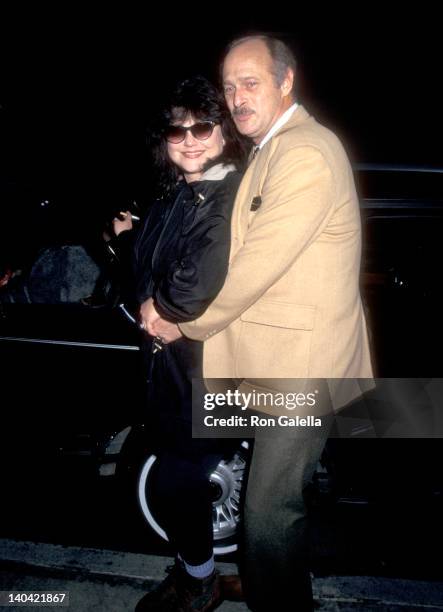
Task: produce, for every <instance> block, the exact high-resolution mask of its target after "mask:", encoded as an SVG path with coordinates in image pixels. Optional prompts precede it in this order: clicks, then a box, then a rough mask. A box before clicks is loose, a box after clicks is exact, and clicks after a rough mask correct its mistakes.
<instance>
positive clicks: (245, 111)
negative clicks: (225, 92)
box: [232, 106, 255, 117]
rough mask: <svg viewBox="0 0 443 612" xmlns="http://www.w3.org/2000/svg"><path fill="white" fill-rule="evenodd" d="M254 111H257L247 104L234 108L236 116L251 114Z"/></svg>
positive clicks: (233, 112)
mask: <svg viewBox="0 0 443 612" xmlns="http://www.w3.org/2000/svg"><path fill="white" fill-rule="evenodd" d="M253 112H255V111H253V110H252V108H248V107H247V106H240V107H239V108H234V110H233V111H232V114H233V116H234V117H236V116H237V115H250V114H251V113H253Z"/></svg>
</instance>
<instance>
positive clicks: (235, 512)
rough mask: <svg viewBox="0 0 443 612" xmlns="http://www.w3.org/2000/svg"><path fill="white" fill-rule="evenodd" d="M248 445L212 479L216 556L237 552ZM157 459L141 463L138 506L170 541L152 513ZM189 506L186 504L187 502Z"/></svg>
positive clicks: (138, 482)
mask: <svg viewBox="0 0 443 612" xmlns="http://www.w3.org/2000/svg"><path fill="white" fill-rule="evenodd" d="M247 448H248V445H247V443H246V442H243V444H242V447H241V448H240V449H239V450H238V451H237V452H236V453H235V454H234V456H233V457H232V459H230V460H229V461H225V460H222V461H220V463H219V464H218V465H217V467H216V468H215V470H214V471H213V472H212V474H211V476H210V482H211V488H212V491H213V502H212V504H213V508H212V524H213V532H214V554H216V555H225V554H228V553H231V552H234V551H236V550H237V531H238V525H239V523H240V495H241V489H242V484H243V477H244V474H245V469H246V465H247V450H246V449H247ZM156 462H157V457H156V456H155V455H150V456H149V457H147V458H146V460H145V461H144V462H143V463H142V466H141V469H140V472H139V476H138V480H137V497H138V503H139V506H140V509H141V512H142V514H143V517H144V519H145V520H146V522H147V523H148V525H149V526H150V527H151V528H152V529H153V530H154V531H155V532H156V533H157V534H158V535H159V536H160V537H161V538H163V539H164V540H166V541H167V540H168V537H167V535H166V533H165V531H164V529H163V528H162V527H161V522H160V521H159V519H158V517H156V516H155V513H154V511H153V504H152V499H151V496H150V490H151V486H150V479H151V478H152V473H153V471H154V469H155V465H156ZM184 503H186V502H184Z"/></svg>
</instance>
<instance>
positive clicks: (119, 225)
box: [112, 210, 133, 236]
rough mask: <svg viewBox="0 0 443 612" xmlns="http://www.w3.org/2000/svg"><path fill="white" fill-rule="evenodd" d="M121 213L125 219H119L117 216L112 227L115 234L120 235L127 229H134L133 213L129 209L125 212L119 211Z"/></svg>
mask: <svg viewBox="0 0 443 612" xmlns="http://www.w3.org/2000/svg"><path fill="white" fill-rule="evenodd" d="M119 215H120V216H121V217H123V219H119V218H118V217H115V218H114V219H113V221H112V227H113V229H114V234H115V235H116V236H118V235H119V234H121V232H125V231H127V230H131V229H132V227H133V226H132V215H131V213H130V212H129V210H126V211H124V212H119Z"/></svg>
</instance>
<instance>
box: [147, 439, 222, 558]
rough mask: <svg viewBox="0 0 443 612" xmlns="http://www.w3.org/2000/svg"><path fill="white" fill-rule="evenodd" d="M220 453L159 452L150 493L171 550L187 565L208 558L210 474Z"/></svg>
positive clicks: (210, 499) (211, 547)
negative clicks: (152, 495) (187, 453)
mask: <svg viewBox="0 0 443 612" xmlns="http://www.w3.org/2000/svg"><path fill="white" fill-rule="evenodd" d="M222 457H223V454H222V453H208V454H204V455H200V456H199V455H198V453H196V452H193V453H192V454H191V455H188V456H187V455H186V454H184V453H181V454H177V453H175V452H174V451H165V452H162V453H161V454H160V456H159V463H158V467H157V470H156V472H155V476H154V482H153V493H154V496H155V499H156V506H157V507H158V509H157V512H158V514H159V518H160V522H161V525H162V527H163V528H164V530H165V531H166V533H167V536H168V539H169V541H170V543H171V545H172V547H173V548H174V550H175V551H176V552H178V553H180V556H181V557H182V559H183V560H184V561H186V562H187V563H189V564H190V565H200V564H202V563H204V562H205V561H207V560H208V559H210V557H211V555H212V549H213V536H212V497H211V485H210V482H209V477H210V475H211V473H212V472H213V470H214V469H215V467H216V466H217V464H218V463H219V461H220V460H221V459H222Z"/></svg>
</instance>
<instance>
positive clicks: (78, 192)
mask: <svg viewBox="0 0 443 612" xmlns="http://www.w3.org/2000/svg"><path fill="white" fill-rule="evenodd" d="M58 6H59V8H58V9H54V8H51V10H47V11H46V12H45V11H43V10H42V8H41V7H38V8H34V9H32V11H33V12H32V13H31V12H26V11H23V13H22V14H20V15H15V16H13V17H12V16H9V15H3V16H2V19H1V21H0V24H1V25H0V28H1V31H0V32H1V41H2V42H1V44H2V50H1V59H2V72H1V80H2V83H1V89H0V104H1V107H2V109H1V111H0V117H1V123H0V127H1V136H2V139H1V179H2V181H3V183H5V182H7V183H8V184H9V185H11V184H14V185H20V186H21V187H24V186H26V188H29V189H37V190H39V191H40V192H42V193H43V192H45V193H47V194H49V195H51V194H60V193H61V194H63V195H64V196H66V198H68V199H69V198H70V199H71V201H76V202H78V205H79V206H80V204H85V205H86V203H87V206H88V207H91V205H92V206H96V207H98V208H100V207H103V206H104V203H105V202H108V201H111V200H117V201H123V200H127V199H131V198H136V197H139V194H140V193H142V192H143V190H144V188H145V185H146V184H147V183H148V182H149V168H148V166H147V161H146V152H145V148H144V129H145V125H146V123H147V121H148V120H149V115H150V111H151V110H152V109H153V108H154V107H155V105H156V104H157V103H158V101H159V100H160V99H161V95H162V91H164V89H165V87H167V84H169V83H172V82H174V81H175V80H176V78H177V77H182V76H186V75H190V74H194V73H198V72H200V73H203V74H205V75H207V76H209V77H211V78H215V77H216V75H217V70H216V66H217V62H218V58H219V57H220V54H221V52H222V49H223V48H224V45H225V43H226V42H227V41H228V40H229V39H230V38H232V37H233V36H235V35H239V34H243V33H245V32H248V31H251V30H266V31H273V32H277V33H279V34H280V35H282V36H283V37H285V38H286V39H287V40H289V41H291V44H292V45H293V47H294V48H295V49H296V52H297V56H298V62H299V71H298V75H297V79H298V90H299V99H300V101H301V102H302V103H303V104H304V105H305V106H306V107H307V108H308V109H309V110H310V111H311V112H312V113H313V114H314V115H315V116H316V117H317V118H318V119H320V120H321V121H322V122H324V123H326V124H327V125H328V126H330V127H332V128H333V129H334V130H335V131H336V132H337V133H338V134H339V135H340V136H341V137H342V139H343V140H344V142H345V145H346V147H347V149H348V151H349V153H350V155H351V158H352V159H353V161H368V162H390V163H414V164H429V165H433V166H443V154H442V152H441V146H442V136H443V130H442V125H441V123H442V122H441V112H442V108H443V107H442V99H441V96H440V92H439V89H440V81H441V66H440V64H441V60H442V53H441V48H442V45H441V42H440V33H439V31H438V30H439V24H440V19H439V18H437V16H436V15H435V14H434V15H433V14H432V13H427V12H425V11H424V10H423V11H422V13H419V14H418V13H417V11H416V10H415V11H414V12H412V11H411V12H407V11H405V10H402V11H400V12H398V13H397V14H395V15H393V16H391V17H390V18H389V19H388V17H387V15H386V14H385V13H384V12H381V11H374V10H372V11H371V10H369V9H366V10H365V9H364V5H360V3H359V4H358V5H357V4H356V6H355V10H352V8H351V9H349V10H348V11H347V13H346V14H344V15H343V17H338V15H336V14H335V13H332V12H331V13H330V14H328V13H327V12H325V10H324V9H322V8H321V5H320V4H319V3H318V7H317V5H316V7H314V10H313V11H312V14H311V17H310V18H309V19H308V18H302V17H301V16H300V15H298V14H297V13H294V15H291V14H290V12H289V13H288V10H287V9H285V10H283V9H282V8H281V12H283V13H284V14H283V15H280V16H279V18H278V19H277V18H272V17H270V16H269V12H270V11H269V9H268V10H267V11H266V12H265V11H263V15H257V14H255V15H254V16H253V17H252V16H251V13H252V12H254V13H257V10H258V9H253V10H250V11H249V13H250V15H249V16H248V17H247V18H244V19H243V18H241V17H239V16H238V15H237V14H236V13H235V12H233V11H232V8H230V9H228V8H227V9H226V11H225V14H224V16H221V15H220V14H219V15H217V11H218V12H219V13H222V11H221V5H220V6H219V7H218V8H217V7H215V6H212V5H208V4H206V5H205V8H204V9H201V10H197V8H193V9H192V10H188V9H185V5H182V8H181V10H178V9H173V8H171V9H170V10H169V9H168V10H164V16H163V17H162V16H161V15H156V16H155V17H154V16H151V17H149V16H143V15H142V13H141V12H140V13H138V14H137V13H135V12H131V10H130V9H126V10H125V11H124V12H123V9H122V8H121V7H116V8H115V9H113V10H112V11H111V10H110V9H109V8H107V7H106V8H105V5H103V9H102V10H100V9H97V8H96V9H95V11H94V12H92V11H91V10H90V9H86V8H85V9H84V10H83V11H81V10H79V9H78V8H76V9H75V10H74V8H73V7H71V8H70V9H69V8H68V7H66V6H63V7H61V6H60V3H59V5H58ZM192 6H193V7H194V5H192ZM362 6H363V8H362ZM368 6H369V5H368ZM357 8H358V10H357ZM147 10H148V11H149V8H148V9H147ZM266 13H268V15H266ZM148 15H149V12H148ZM291 24H293V25H291ZM82 209H83V210H84V208H82Z"/></svg>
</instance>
